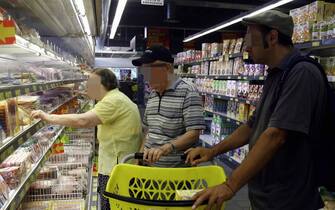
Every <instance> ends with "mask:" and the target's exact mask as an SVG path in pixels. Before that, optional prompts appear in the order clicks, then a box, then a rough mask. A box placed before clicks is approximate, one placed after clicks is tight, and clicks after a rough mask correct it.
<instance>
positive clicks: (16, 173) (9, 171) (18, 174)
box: [0, 166, 22, 189]
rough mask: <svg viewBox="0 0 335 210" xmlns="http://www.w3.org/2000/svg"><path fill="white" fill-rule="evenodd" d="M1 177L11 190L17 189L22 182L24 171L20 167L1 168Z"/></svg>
mask: <svg viewBox="0 0 335 210" xmlns="http://www.w3.org/2000/svg"><path fill="white" fill-rule="evenodd" d="M0 175H1V176H2V177H3V179H4V180H5V182H6V183H7V185H8V186H9V188H10V189H15V188H16V187H17V186H18V185H19V183H20V181H21V178H22V171H21V170H20V167H18V166H14V167H7V168H0Z"/></svg>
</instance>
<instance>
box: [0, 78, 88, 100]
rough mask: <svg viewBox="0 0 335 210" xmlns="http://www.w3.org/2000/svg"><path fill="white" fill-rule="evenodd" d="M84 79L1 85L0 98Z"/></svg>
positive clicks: (47, 88) (3, 98)
mask: <svg viewBox="0 0 335 210" xmlns="http://www.w3.org/2000/svg"><path fill="white" fill-rule="evenodd" d="M85 80H86V79H69V80H60V81H51V82H41V83H32V84H25V85H11V86H3V87H0V100H5V99H8V98H13V97H17V96H21V95H26V94H29V93H33V92H37V91H45V90H50V89H53V88H57V87H61V86H63V85H67V84H73V83H76V82H83V81H85Z"/></svg>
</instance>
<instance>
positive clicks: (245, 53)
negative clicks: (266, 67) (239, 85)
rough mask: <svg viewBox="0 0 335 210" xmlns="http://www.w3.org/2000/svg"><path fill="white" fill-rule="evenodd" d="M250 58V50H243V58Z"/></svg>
mask: <svg viewBox="0 0 335 210" xmlns="http://www.w3.org/2000/svg"><path fill="white" fill-rule="evenodd" d="M247 59H249V53H248V52H243V60H247Z"/></svg>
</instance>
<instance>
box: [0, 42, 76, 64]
mask: <svg viewBox="0 0 335 210" xmlns="http://www.w3.org/2000/svg"><path fill="white" fill-rule="evenodd" d="M0 54H1V58H2V59H7V60H9V61H10V60H12V61H16V60H17V61H20V62H46V61H48V62H50V61H53V62H57V63H58V64H63V65H65V66H69V67H70V66H75V63H74V58H72V57H71V58H67V59H65V58H63V57H61V56H60V55H59V54H58V53H57V52H55V51H54V50H52V49H49V48H48V47H46V46H42V45H41V44H37V43H34V42H33V41H29V40H27V39H25V38H23V37H21V36H18V35H15V43H14V44H6V45H0Z"/></svg>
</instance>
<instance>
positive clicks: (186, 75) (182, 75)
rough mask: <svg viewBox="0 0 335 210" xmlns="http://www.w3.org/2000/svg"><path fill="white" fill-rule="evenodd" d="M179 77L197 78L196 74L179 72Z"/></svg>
mask: <svg viewBox="0 0 335 210" xmlns="http://www.w3.org/2000/svg"><path fill="white" fill-rule="evenodd" d="M177 75H178V76H179V77H188V78H195V74H187V73H185V74H177Z"/></svg>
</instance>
